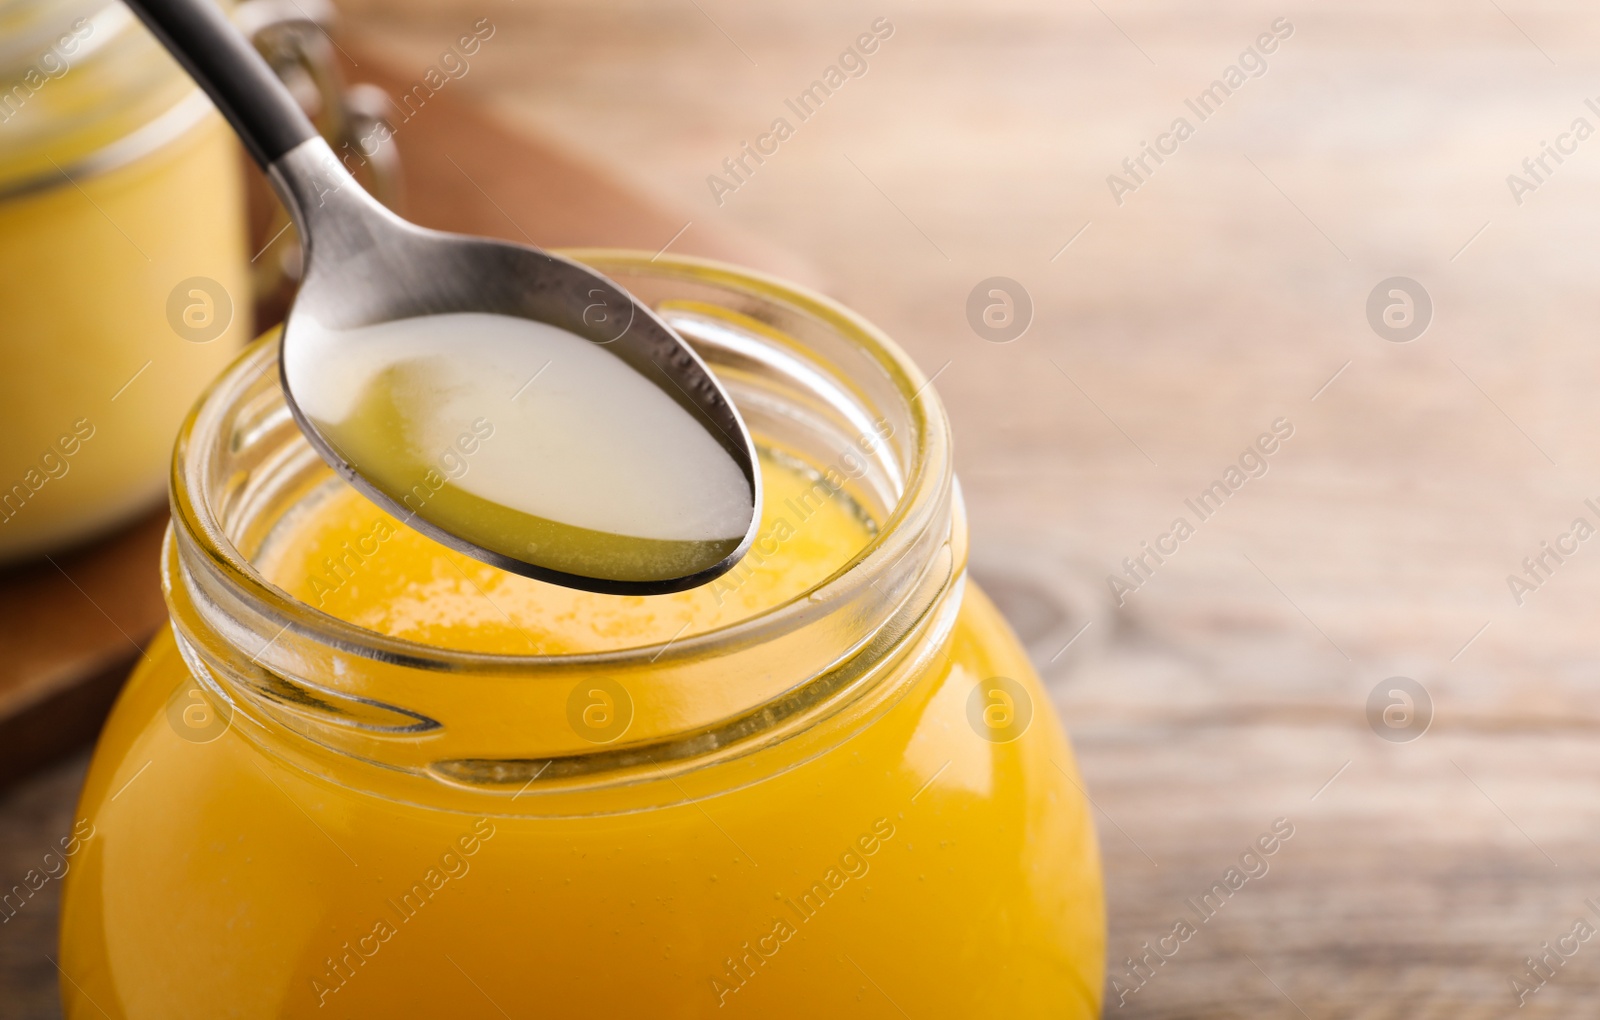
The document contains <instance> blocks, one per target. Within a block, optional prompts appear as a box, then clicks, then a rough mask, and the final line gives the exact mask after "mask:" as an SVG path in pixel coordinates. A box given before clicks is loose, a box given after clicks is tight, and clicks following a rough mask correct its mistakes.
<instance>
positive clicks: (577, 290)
mask: <svg viewBox="0 0 1600 1020" xmlns="http://www.w3.org/2000/svg"><path fill="white" fill-rule="evenodd" d="M127 2H128V6H129V7H131V8H132V9H133V10H134V11H135V13H137V14H138V16H139V17H140V18H141V19H142V20H143V21H144V23H145V24H146V25H147V26H148V27H149V28H150V29H151V31H152V32H154V34H155V35H156V36H157V37H158V38H159V39H160V40H161V42H162V43H163V44H164V45H165V46H166V48H167V49H168V50H169V51H170V52H171V53H172V54H173V56H175V57H176V58H177V59H178V61H179V62H180V63H181V64H182V65H183V66H184V67H185V69H187V70H188V72H189V73H190V75H191V76H193V78H194V79H195V80H196V82H198V83H199V85H200V86H201V87H202V88H203V89H204V90H205V91H206V92H207V93H208V94H209V95H210V97H211V99H212V101H213V102H215V103H216V105H217V108H218V109H219V110H220V111H221V112H222V114H223V115H224V116H225V117H226V118H227V119H228V121H229V122H230V123H231V124H232V126H233V128H234V130H235V131H236V132H237V133H238V135H239V137H240V139H241V140H242V141H243V143H244V145H245V147H246V149H248V150H249V152H250V155H251V156H252V157H253V158H254V159H255V161H256V162H257V163H258V164H260V166H261V168H262V169H263V170H264V171H266V174H267V177H268V178H269V179H270V180H271V181H272V184H273V186H274V187H275V188H276V190H277V192H278V195H279V197H280V198H281V199H282V200H283V202H284V204H285V205H286V206H287V207H288V209H289V213H290V215H291V217H292V218H293V220H294V223H295V226H296V228H297V229H298V231H299V234H300V238H301V243H302V245H304V250H305V256H306V258H305V274H304V282H303V284H302V286H301V288H300V291H299V294H298V295H297V297H296V299H295V303H294V305H293V307H292V309H291V310H290V312H289V315H288V318H287V321H286V323H285V327H284V334H283V356H282V365H283V368H282V381H283V390H284V394H285V397H286V398H287V400H288V404H289V407H290V408H291V410H292V411H293V413H294V416H295V419H296V421H297V422H298V423H299V425H300V427H301V429H302V430H303V431H304V432H305V434H306V436H307V437H308V439H309V440H310V442H311V445H312V446H313V447H314V448H315V449H316V450H317V452H318V453H319V454H320V455H321V456H322V458H323V459H324V460H326V461H327V462H328V463H329V464H330V465H332V466H333V468H334V469H335V470H337V471H338V472H339V473H340V474H342V475H343V476H344V477H345V478H347V479H348V480H349V481H350V482H351V484H353V485H354V486H355V487H356V488H358V489H359V490H361V492H363V493H364V494H365V495H366V496H368V497H369V498H370V499H372V500H373V501H374V502H376V503H377V504H378V505H379V506H381V507H383V508H384V509H386V510H388V511H389V512H390V513H392V514H394V515H395V516H396V517H399V518H400V519H402V520H403V521H405V522H406V523H407V524H409V525H410V526H412V527H414V528H416V529H418V530H420V531H422V532H424V533H425V534H427V535H429V536H430V537H432V538H434V539H436V540H438V541H440V542H442V543H444V544H446V545H449V546H451V547H453V548H455V549H458V550H460V551H461V552H464V553H466V554H468V555H470V556H473V557H476V558H477V559H479V560H482V561H484V562H486V563H489V564H491V565H493V566H496V567H499V568H501V569H503V570H508V571H512V572H514V573H518V574H522V575H525V576H528V577H534V578H538V579H541V580H545V581H551V582H554V583H557V584H562V585H566V586H568V587H573V588H582V589H587V590H591V591H601V592H610V593H616V594H659V593H664V592H671V591H680V590H683V589H686V588H691V587H694V586H697V585H700V584H704V583H706V582H708V581H710V580H712V579H713V578H715V577H717V576H718V575H720V574H722V573H724V572H725V571H727V570H728V569H730V568H731V567H732V566H733V565H734V564H735V563H736V562H738V560H739V558H740V557H741V556H743V555H744V553H745V551H746V550H747V549H748V548H749V546H750V543H751V541H752V540H753V538H754V537H755V530H756V525H757V523H758V522H759V520H760V513H759V508H760V500H761V483H760V474H759V467H758V463H757V460H756V455H755V445H754V443H753V442H752V440H751V438H750V434H749V432H748V430H747V429H746V428H745V425H744V422H743V420H742V419H741V418H740V416H739V413H738V412H737V411H736V410H735V409H734V407H733V404H732V402H731V401H730V400H729V399H728V395H727V394H726V393H725V392H724V391H723V389H722V386H721V385H720V384H719V383H718V382H717V380H716V379H715V378H714V377H713V376H712V375H711V373H710V371H709V370H708V369H707V368H706V366H705V364H704V363H703V362H702V361H701V360H700V358H699V357H698V356H697V355H696V354H695V353H694V352H693V351H692V350H690V348H689V347H688V346H687V345H686V344H685V343H684V342H683V340H682V339H681V338H680V337H678V336H677V335H676V334H675V333H674V332H673V331H672V330H671V329H670V328H669V327H668V326H667V325H666V324H665V323H663V322H662V321H661V320H660V319H659V318H658V317H657V316H656V315H655V314H654V313H653V312H652V311H651V310H650V309H649V308H647V307H645V306H644V305H642V304H640V303H639V302H638V301H636V300H635V299H634V298H633V297H632V296H631V295H629V294H628V293H627V292H626V291H624V290H622V288H620V287H619V286H617V285H616V284H615V283H613V282H612V281H610V280H608V279H606V278H605V277H604V276H601V275H600V274H598V273H595V272H594V271H592V270H590V269H588V268H585V267H584V266H581V265H578V264H576V263H574V262H571V261H569V260H567V259H563V258H560V257H557V256H554V255H551V254H548V253H546V252H543V251H540V250H539V249H537V248H533V247H530V246H524V245H518V244H511V243H507V242H503V241H495V240H489V239H485V238H478V237H467V236H461V235H455V234H446V233H441V232H439V231H434V230H428V229H425V228H422V227H418V226H416V225H415V224H412V223H409V222H407V221H405V220H403V219H401V218H400V217H398V216H396V215H395V214H394V213H392V212H390V211H389V210H388V209H386V208H384V207H383V206H382V205H380V204H379V203H378V202H377V201H376V200H374V199H373V198H372V197H371V196H370V195H368V194H367V193H366V192H365V191H363V190H362V189H361V187H360V186H359V185H358V184H357V183H356V182H355V180H354V179H353V178H352V177H351V176H350V174H349V173H348V172H347V171H346V170H345V168H344V167H343V166H342V165H341V164H340V162H339V160H338V158H337V157H336V156H335V155H334V153H333V150H332V149H331V148H329V146H328V145H327V143H326V142H324V141H323V140H322V138H321V137H320V136H318V134H317V132H316V130H315V129H314V128H313V127H312V125H311V122H310V121H309V120H308V119H307V118H306V116H305V115H304V113H303V112H302V111H301V110H300V108H299V106H298V104H297V103H296V102H295V100H294V99H293V97H292V96H291V95H290V94H289V92H288V90H287V89H286V88H285V87H284V86H283V85H282V83H281V82H280V81H279V80H278V78H277V77H276V75H274V74H273V72H272V70H271V68H270V67H269V66H268V65H267V63H266V62H265V61H264V60H263V59H262V58H261V57H260V56H259V55H258V54H257V53H256V51H255V50H254V49H253V48H252V47H251V45H250V44H249V43H248V42H247V41H246V40H245V38H244V37H243V35H242V34H240V33H239V32H238V31H237V30H236V29H235V28H234V27H233V25H232V24H231V23H230V22H229V21H228V20H227V18H226V16H225V15H224V14H223V13H222V11H221V10H220V9H219V8H218V6H217V5H216V4H215V3H214V2H213V0H127ZM458 313H489V314H492V315H497V316H511V317H516V318H520V319H530V320H534V321H536V322H541V323H547V324H549V325H552V326H555V327H558V328H560V329H562V330H566V331H567V332H569V333H571V334H576V335H577V336H579V337H583V338H585V339H587V340H589V341H592V342H594V343H595V344H600V345H604V346H603V347H602V348H601V349H602V350H604V351H607V352H609V353H610V354H611V355H614V356H615V357H617V358H620V359H621V360H622V361H623V362H625V363H626V364H627V365H628V366H630V367H631V368H632V369H633V370H635V371H636V372H637V373H639V374H640V375H642V376H643V377H644V378H646V379H648V380H649V381H650V382H651V383H653V384H654V386H656V387H659V389H660V390H661V391H663V392H665V393H666V394H667V395H668V396H670V397H671V399H672V401H673V402H675V403H676V404H677V405H678V407H680V408H682V409H683V411H685V412H687V413H688V414H689V415H691V416H692V417H693V419H694V420H695V421H696V422H697V423H698V424H699V425H700V426H701V427H703V428H704V430H705V432H706V433H708V434H709V435H710V436H711V437H712V438H714V440H715V442H716V443H717V444H718V445H719V446H720V447H721V449H722V450H723V451H725V452H726V454H727V455H728V457H729V458H730V459H731V460H732V461H733V462H735V463H736V464H737V466H738V469H739V470H740V471H742V473H743V476H744V480H745V482H746V483H748V485H749V497H750V520H749V522H748V525H747V526H746V527H744V528H743V529H742V536H735V538H736V539H737V542H736V544H734V540H733V539H729V540H726V541H723V542H722V544H721V545H720V546H718V545H715V544H713V545H709V546H705V547H704V548H703V549H701V550H700V553H699V554H698V555H699V559H698V560H695V557H693V556H691V557H689V558H688V559H684V557H681V556H680V557H678V558H677V559H669V560H667V561H663V562H668V563H670V564H673V566H672V567H671V568H670V569H669V568H664V567H661V566H660V565H659V564H658V565H657V567H655V568H653V570H654V573H653V574H650V576H645V577H641V576H638V574H637V572H633V573H630V572H629V571H628V570H621V569H612V568H611V567H606V566H604V565H601V566H597V567H596V568H593V569H589V568H583V569H578V568H574V566H573V558H572V557H571V556H561V555H559V554H560V553H562V552H563V550H562V549H560V548H556V549H554V550H552V549H550V548H549V547H550V545H551V544H552V543H551V542H548V541H547V542H544V543H543V545H542V546H541V545H535V544H532V543H526V544H524V546H523V547H521V548H517V547H508V544H507V542H505V541H499V542H497V543H494V545H495V547H494V548H490V547H489V546H488V544H485V541H484V540H483V538H482V536H480V535H474V534H471V533H470V529H465V528H463V527H462V526H461V522H460V519H459V516H458V517H456V518H454V519H451V520H449V521H448V522H447V521H444V520H441V519H440V515H439V514H435V513H433V512H431V511H430V506H431V504H429V505H423V506H421V507H419V506H417V505H415V504H416V501H412V505H407V503H406V502H403V501H402V500H403V497H402V496H401V494H400V493H398V492H396V491H394V490H395V488H396V487H395V486H394V485H393V484H383V483H381V482H380V481H378V480H377V479H375V478H373V477H371V475H370V473H364V472H363V470H362V468H361V467H358V466H357V465H356V464H352V463H351V462H350V461H349V460H348V459H347V458H346V457H345V456H344V455H343V454H342V453H341V452H340V450H339V448H338V446H337V445H336V444H335V443H334V442H333V441H332V440H331V438H330V437H329V436H328V435H327V434H326V432H325V430H324V429H323V428H321V427H319V425H318V424H317V423H316V422H315V421H313V420H312V417H311V416H308V414H307V413H306V410H305V409H304V408H303V407H302V406H301V402H300V401H298V400H297V399H296V394H297V392H299V393H304V392H305V391H306V389H307V388H308V387H309V386H310V385H311V384H312V383H313V382H314V381H315V380H314V377H315V375H316V373H317V372H318V371H319V366H318V360H319V358H320V357H321V354H320V353H319V351H320V350H321V349H325V348H326V345H327V344H328V343H329V342H330V341H329V337H330V335H332V336H333V337H335V338H336V337H337V336H338V335H339V334H340V333H343V332H347V331H353V330H362V329H363V328H364V327H372V326H379V325H382V324H385V323H394V322H397V321H400V320H407V319H414V318H417V317H421V316H433V315H452V314H458ZM597 396H602V395H597ZM673 413H676V412H673ZM515 439H516V437H510V438H506V439H499V440H497V441H500V442H511V441H514V440H515ZM741 498H742V497H741ZM579 530H580V531H581V529H579ZM464 532H469V533H464ZM573 533H576V532H573ZM551 534H554V535H555V536H556V538H557V539H558V540H557V541H556V542H555V543H554V544H555V545H557V546H560V545H561V537H562V536H564V535H567V534H569V532H563V531H560V530H559V529H558V530H557V531H555V532H546V533H545V537H549V535H551ZM707 557H714V558H713V559H711V561H710V562H706V561H705V560H706V558H707ZM691 561H693V562H691ZM663 570H666V571H667V572H668V573H672V574H673V575H674V576H660V575H661V573H662V572H663ZM646 573H650V572H646Z"/></svg>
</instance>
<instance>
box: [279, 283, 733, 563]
mask: <svg viewBox="0 0 1600 1020" xmlns="http://www.w3.org/2000/svg"><path fill="white" fill-rule="evenodd" d="M298 329H299V331H298V332H297V333H296V335H295V337H294V343H293V344H292V345H288V346H287V347H286V352H287V353H286V357H287V358H303V359H306V363H308V364H312V363H314V364H315V365H316V371H315V373H302V374H298V375H297V376H296V379H297V382H296V386H295V398H296V403H297V404H298V406H299V409H300V411H301V413H302V414H304V415H305V416H306V417H307V418H309V419H310V421H311V423H312V424H313V425H314V426H315V427H316V428H317V430H318V431H319V432H320V433H321V434H322V437H323V438H324V439H325V440H326V441H327V442H328V443H329V444H330V445H332V446H333V447H334V448H335V450H336V451H337V452H338V453H339V454H340V455H341V456H342V457H343V459H344V460H345V461H346V462H347V463H349V464H350V465H351V466H352V467H354V468H355V469H356V471H357V472H358V473H359V474H360V475H361V476H362V478H363V479H364V480H365V481H366V482H367V483H368V484H369V485H371V486H372V487H373V488H375V489H377V490H378V491H379V492H380V493H381V494H382V495H384V496H387V497H388V498H389V499H391V500H393V501H395V502H396V503H398V504H399V505H400V507H401V508H403V510H402V512H401V513H400V517H401V519H402V520H404V521H405V522H406V523H408V524H411V525H413V526H418V522H419V521H421V522H425V523H426V524H428V525H432V526H433V528H435V529H438V530H440V531H443V532H445V533H447V534H448V535H451V536H455V537H458V538H460V539H463V540H465V541H467V542H470V543H472V544H473V545H476V546H479V547H481V548H483V549H486V550H489V551H490V552H492V553H498V554H501V555H503V556H506V557H509V558H510V559H512V560H516V561H519V562H522V563H527V564H531V565H534V566H536V567H539V568H543V569H544V570H547V571H557V572H560V573H562V574H567V575H572V577H574V578H583V579H599V580H601V581H602V582H604V581H608V580H609V581H618V582H626V583H639V582H657V581H671V580H673V579H678V578H687V577H690V576H692V575H696V574H699V573H701V572H703V571H706V570H709V569H711V568H713V567H715V566H717V565H718V564H719V563H721V562H722V561H723V560H725V559H726V558H727V557H728V556H729V555H730V554H731V553H733V552H734V551H735V550H737V549H738V547H739V545H740V543H741V542H742V541H743V540H744V538H745V536H746V534H747V532H748V531H749V530H750V527H751V523H752V521H753V519H754V517H755V513H756V506H755V501H756V493H755V491H754V489H753V488H752V486H751V484H750V482H749V481H748V480H747V479H746V477H745V475H744V472H743V470H742V469H741V468H740V466H739V464H738V462H736V461H735V460H734V459H733V456H732V455H731V454H730V453H729V451H728V450H727V449H726V448H725V447H724V445H723V444H722V443H721V442H719V441H718V439H717V437H716V436H714V435H713V434H711V432H709V431H708V429H707V427H706V426H705V425H704V424H702V423H701V421H700V420H699V419H698V418H696V417H695V416H694V415H692V414H691V413H690V412H689V411H688V410H686V409H685V408H684V407H683V406H681V405H680V404H679V403H678V402H677V401H675V400H674V399H673V398H672V396H671V395H670V394H669V393H667V392H666V391H664V390H662V389H661V388H660V387H659V386H658V385H657V384H656V383H654V382H652V381H651V380H649V379H647V378H645V377H644V376H643V375H641V374H640V373H639V372H638V371H636V370H635V369H634V368H633V367H632V366H630V365H628V364H627V363H626V362H624V361H623V360H622V359H621V358H619V357H617V356H615V355H613V354H611V353H610V352H608V351H607V350H606V349H605V348H604V347H602V346H600V345H597V344H594V343H591V342H590V341H588V340H586V339H584V338H582V337H580V336H577V335H575V334H573V333H569V332H567V331H565V330H563V329H560V328H558V327H556V326H552V325H549V324H546V323H542V322H536V321H533V320H529V319H522V318H514V317H511V316H503V315H492V314H486V313H477V312H463V313H452V314H444V315H428V316H421V317H417V318H412V319H402V320H399V321H395V322H388V323H383V324H380V325H375V326H363V327H358V328H355V329H345V330H329V329H325V328H323V327H321V326H320V325H318V324H316V323H314V322H301V323H299V324H298ZM285 367H286V370H288V371H293V370H294V369H295V368H296V366H295V365H294V364H292V363H290V364H286V366H285ZM408 515H409V516H408ZM422 530H427V528H426V527H424V528H423V529H422ZM580 586H581V585H580Z"/></svg>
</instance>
